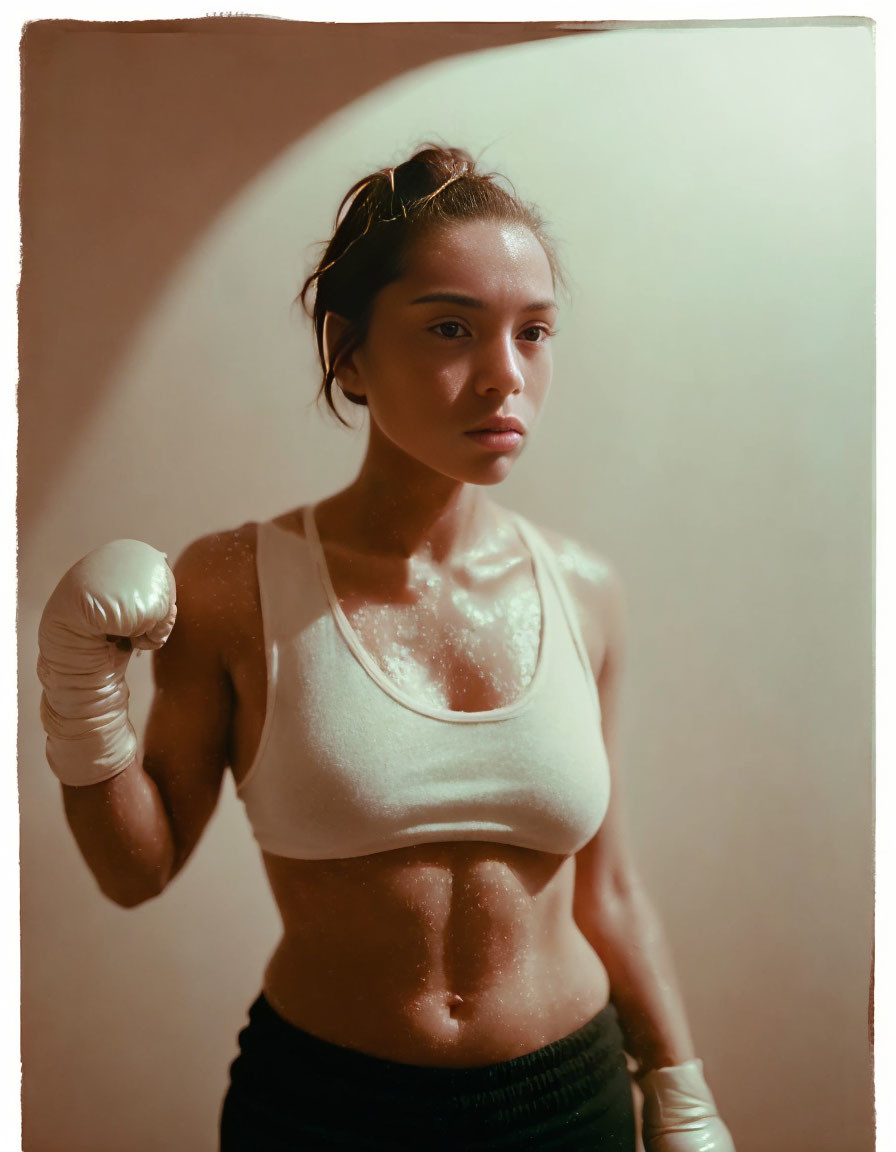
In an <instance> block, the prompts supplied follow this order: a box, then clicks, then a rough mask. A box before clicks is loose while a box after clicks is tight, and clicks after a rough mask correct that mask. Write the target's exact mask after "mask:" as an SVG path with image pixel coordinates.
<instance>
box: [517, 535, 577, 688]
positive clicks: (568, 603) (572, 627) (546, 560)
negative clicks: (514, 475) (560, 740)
mask: <svg viewBox="0 0 896 1152" xmlns="http://www.w3.org/2000/svg"><path fill="white" fill-rule="evenodd" d="M513 516H514V519H515V521H516V524H517V527H518V529H519V532H520V535H521V536H522V537H523V540H524V541H525V542H526V544H527V545H528V547H529V550H530V551H531V552H532V553H533V554H534V555H536V556H537V557H538V559H539V560H540V561H541V565H542V568H543V569H544V571H546V572H547V573H548V575H549V576H550V579H551V585H552V586H553V589H554V591H555V592H556V594H557V599H558V600H559V601H560V606H561V608H562V609H563V615H564V616H565V617H566V624H567V627H568V628H569V633H570V635H571V637H572V641H573V644H574V645H575V649H576V652H577V653H578V656H579V660H580V661H581V663H582V668H583V670H584V672H585V674H586V675H587V677H588V679H589V681H591V683H594V671H593V669H592V667H591V661H590V660H589V659H588V650H587V648H586V647H585V640H584V637H583V636H582V627H581V624H580V623H579V616H578V613H577V611H576V608H575V605H574V604H573V602H572V597H571V596H570V594H569V589H568V588H567V586H566V580H565V579H564V577H563V573H562V572H561V570H560V564H559V562H558V560H557V554H556V553H555V552H554V550H553V548H552V547H551V546H550V544H548V542H547V540H545V538H544V536H543V535H542V534H541V532H540V531H539V530H538V529H537V528H536V527H535V525H534V524H532V523H531V522H530V521H529V520H527V519H526V518H525V517H524V516H521V515H520V514H519V513H518V512H515V513H513ZM595 690H596V689H595Z"/></svg>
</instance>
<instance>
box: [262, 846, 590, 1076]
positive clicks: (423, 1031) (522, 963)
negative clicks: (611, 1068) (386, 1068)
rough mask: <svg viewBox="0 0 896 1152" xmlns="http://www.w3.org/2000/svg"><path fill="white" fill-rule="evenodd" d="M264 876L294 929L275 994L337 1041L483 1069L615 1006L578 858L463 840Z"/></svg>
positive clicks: (275, 960)
mask: <svg viewBox="0 0 896 1152" xmlns="http://www.w3.org/2000/svg"><path fill="white" fill-rule="evenodd" d="M265 865H266V868H267V872H268V876H269V878H270V882H271V885H272V888H273V892H274V896H275V898H276V900H277V904H278V906H279V908H280V913H281V916H282V919H283V924H284V935H283V939H282V940H281V942H280V944H279V946H278V948H277V950H276V951H275V953H274V955H273V957H272V959H271V961H270V963H269V965H268V968H267V972H266V974H265V982H264V992H265V995H266V997H267V999H268V1000H269V1002H270V1003H271V1005H272V1007H273V1008H274V1009H275V1010H276V1011H277V1012H278V1013H279V1014H280V1015H281V1016H283V1017H284V1018H285V1019H286V1020H288V1021H289V1022H290V1023H292V1024H294V1025H296V1026H297V1027H299V1028H302V1029H304V1030H305V1031H307V1032H310V1033H312V1034H314V1035H315V1036H318V1037H320V1038H321V1039H323V1040H327V1041H329V1042H330V1043H333V1044H340V1045H342V1046H344V1047H349V1048H354V1049H357V1050H359V1051H362V1052H366V1053H368V1054H370V1055H373V1056H379V1057H381V1058H383V1059H388V1060H396V1061H400V1062H402V1063H409V1064H422V1065H430V1066H444V1067H474V1066H477V1065H483V1064H491V1063H496V1062H498V1061H501V1060H510V1059H513V1058H514V1057H516V1056H521V1055H523V1054H524V1053H527V1052H532V1051H535V1050H536V1049H538V1048H541V1047H543V1046H544V1045H546V1044H550V1043H552V1042H553V1041H555V1040H559V1039H560V1038H562V1037H563V1036H566V1035H568V1034H569V1033H570V1032H573V1031H575V1030H576V1029H577V1028H579V1027H581V1026H582V1025H583V1024H585V1023H586V1022H587V1021H588V1020H590V1019H591V1018H592V1017H593V1016H594V1015H596V1013H598V1012H599V1011H600V1010H601V1008H603V1007H604V1006H605V1005H606V1003H607V1000H608V997H609V981H608V978H607V974H606V971H605V969H604V967H603V965H602V963H601V961H600V959H599V958H598V956H597V954H596V953H595V952H594V950H593V948H592V947H591V946H590V945H589V944H588V942H587V940H586V939H585V937H584V936H583V935H582V933H581V932H580V931H579V929H578V927H577V925H576V923H575V920H574V919H573V914H572V892H573V881H574V874H575V858H574V857H568V856H567V857H564V856H555V855H550V854H547V853H544V852H535V851H532V850H530V849H526V848H518V847H514V846H510V845H499V844H490V843H483V842H463V843H436V844H425V845H417V846H414V847H409V848H400V849H396V850H393V851H389V852H379V853H376V854H374V855H371V856H360V857H353V858H349V859H341V860H292V859H286V858H284V857H278V856H271V855H268V854H266V855H265Z"/></svg>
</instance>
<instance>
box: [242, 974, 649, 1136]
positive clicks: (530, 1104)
mask: <svg viewBox="0 0 896 1152" xmlns="http://www.w3.org/2000/svg"><path fill="white" fill-rule="evenodd" d="M239 1042H240V1055H239V1056H238V1057H237V1058H236V1060H234V1062H233V1064H232V1065H231V1069H230V1077H231V1079H230V1088H229V1089H228V1092H227V1096H226V1097H225V1099H224V1107H223V1111H222V1115H221V1152H330V1150H332V1149H351V1150H353V1152H399V1150H402V1149H407V1150H410V1149H415V1152H486V1150H488V1152H517V1150H519V1152H523V1150H527V1152H634V1150H635V1121H634V1112H633V1108H632V1096H631V1085H630V1081H629V1076H628V1072H627V1070H626V1066H625V1059H624V1056H623V1053H622V1034H621V1033H620V1031H619V1025H618V1022H617V1019H616V1013H615V1011H614V1009H613V1008H612V1006H608V1007H606V1008H604V1009H603V1011H601V1012H599V1013H598V1014H597V1016H595V1017H594V1019H593V1020H590V1021H589V1022H588V1023H587V1024H585V1025H584V1026H583V1027H582V1028H579V1029H577V1030H576V1031H575V1032H573V1033H571V1035H569V1036H566V1037H564V1038H563V1039H562V1040H557V1041H556V1042H555V1043H553V1044H548V1045H547V1046H546V1047H544V1048H540V1049H538V1051H536V1052H530V1053H527V1054H526V1055H525V1056H518V1057H516V1058H515V1059H513V1060H505V1061H502V1062H500V1063H498V1064H489V1065H486V1066H484V1067H479V1068H432V1067H425V1066H421V1065H416V1064H402V1063H399V1062H397V1061H392V1060H382V1059H380V1058H379V1057H376V1056H369V1055H366V1054H365V1053H362V1052H357V1051H355V1050H354V1049H351V1048H343V1047H341V1046H339V1045H336V1044H330V1043H328V1042H327V1041H325V1040H321V1039H319V1038H318V1037H316V1036H312V1035H310V1034H309V1033H307V1032H304V1031H302V1029H300V1028H295V1027H294V1026H293V1025H292V1024H290V1023H288V1021H286V1020H284V1019H283V1018H282V1017H281V1016H279V1015H278V1014H277V1013H276V1012H275V1011H274V1010H273V1008H271V1006H270V1005H269V1004H268V1002H267V1001H266V1000H265V999H264V997H263V996H260V997H259V998H258V999H257V1000H256V1001H255V1003H254V1004H253V1005H252V1007H251V1008H250V1010H249V1024H248V1027H246V1028H244V1029H243V1031H242V1032H241V1033H240V1038H239Z"/></svg>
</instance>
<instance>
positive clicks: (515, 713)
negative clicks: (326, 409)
mask: <svg viewBox="0 0 896 1152" xmlns="http://www.w3.org/2000/svg"><path fill="white" fill-rule="evenodd" d="M515 522H516V524H517V527H518V530H519V532H520V535H521V536H522V538H523V541H524V542H525V544H526V545H527V547H528V548H529V551H530V553H531V555H532V560H533V566H534V571H535V579H536V583H537V587H538V593H539V596H540V599H541V641H540V646H539V653H538V662H537V665H536V668H535V672H534V675H533V677H532V679H531V681H530V683H529V685H528V686H527V687H526V688H525V689H524V691H523V692H522V694H521V695H520V696H519V697H518V699H517V700H515V701H514V702H513V703H511V704H508V705H505V706H503V707H500V708H495V709H493V710H491V711H486V712H454V711H450V710H448V709H440V708H437V707H433V706H430V705H428V704H422V703H420V702H419V701H416V700H414V699H413V698H411V697H409V696H407V695H405V693H404V692H403V691H402V690H401V688H400V687H399V686H398V685H397V684H395V683H393V682H392V681H391V680H390V679H389V678H388V677H387V675H386V674H385V672H383V670H382V669H381V668H380V666H379V665H378V664H377V663H376V661H375V660H373V658H372V657H371V656H370V654H369V653H368V652H367V651H365V649H364V648H363V647H362V645H361V643H360V640H359V639H358V636H357V634H356V633H355V631H354V629H353V628H352V626H351V624H350V622H349V620H348V618H347V617H346V615H345V613H344V612H343V611H342V608H341V606H340V604H339V600H338V598H337V596H336V594H335V591H334V589H333V586H332V583H331V581H330V577H329V573H328V571H327V565H326V559H325V557H324V553H323V549H322V547H321V544H320V539H319V537H318V535H317V530H316V527H315V524H314V517H313V514H312V510H311V509H310V508H306V509H305V532H306V536H305V538H304V539H303V538H302V537H301V536H299V535H297V534H296V533H295V532H290V531H288V530H287V529H284V528H280V527H278V526H277V525H276V524H274V523H271V522H268V523H264V524H259V526H258V545H257V556H258V559H257V565H258V583H259V588H260V592H261V610H262V619H263V622H264V637H265V649H266V653H267V667H268V688H267V708H266V715H265V720H264V727H263V730H262V735H261V740H260V743H259V747H258V751H257V753H256V756H255V759H254V761H253V764H252V766H251V768H250V770H249V772H248V774H247V775H246V777H245V778H244V779H243V781H242V782H241V784H240V786H239V787H238V789H237V794H238V795H239V796H240V798H241V799H242V801H243V803H244V804H245V806H246V812H247V814H248V816H249V820H250V822H251V824H252V829H253V832H254V835H255V838H256V840H257V841H258V843H259V845H260V846H261V848H262V849H263V850H264V851H265V852H270V853H272V854H274V855H277V856H287V857H293V858H297V859H308V860H324V859H337V858H342V857H350V856H366V855H368V854H370V853H374V852H384V851H387V850H389V849H392V848H402V847H406V846H408V845H412V844H422V843H429V842H433V841H457V840H481V841H491V842H496V843H501V844H516V845H520V846H522V847H525V848H534V849H537V850H539V851H542V852H551V853H557V854H559V855H568V854H571V853H574V852H577V851H578V850H579V849H580V848H582V847H584V845H585V844H587V842H588V841H589V840H590V839H591V838H592V836H594V834H595V832H596V831H597V830H598V828H599V827H600V824H601V822H602V820H603V818H604V815H605V813H606V810H607V804H608V803H609V793H610V774H609V765H608V763H607V755H606V751H605V749H604V744H603V737H602V733H601V718H600V704H599V702H598V697H597V690H596V687H595V683H594V677H593V675H592V672H591V669H590V666H589V661H588V657H587V655H586V653H585V649H584V645H583V642H582V637H581V634H580V631H579V627H578V623H577V620H576V618H575V614H574V610H573V607H572V604H571V602H570V600H569V596H568V593H567V591H566V589H565V586H564V584H563V578H562V575H561V573H560V572H559V570H558V567H557V562H556V559H555V558H554V556H553V553H552V552H551V551H550V548H549V546H548V545H547V543H546V542H545V541H544V540H543V539H542V538H541V536H540V535H539V533H538V532H536V530H535V529H534V528H533V527H532V526H531V525H530V524H528V523H527V522H526V521H525V520H523V519H522V518H521V517H518V516H517V517H515Z"/></svg>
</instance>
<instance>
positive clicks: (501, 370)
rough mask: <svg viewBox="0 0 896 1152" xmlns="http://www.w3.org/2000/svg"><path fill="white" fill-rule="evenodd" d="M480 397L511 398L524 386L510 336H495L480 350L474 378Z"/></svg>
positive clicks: (519, 361) (519, 357) (519, 358)
mask: <svg viewBox="0 0 896 1152" xmlns="http://www.w3.org/2000/svg"><path fill="white" fill-rule="evenodd" d="M474 384H475V387H476V391H477V392H478V393H479V395H480V396H487V395H489V394H492V395H494V396H501V397H502V398H503V397H504V396H512V395H514V394H515V393H517V392H522V391H523V389H524V388H525V386H526V379H525V376H524V375H523V365H522V359H521V356H520V351H519V349H518V348H517V346H516V341H515V340H514V339H513V337H512V336H503V335H502V336H496V337H495V339H493V340H489V341H488V343H486V344H484V345H483V346H482V348H481V350H480V355H479V357H478V359H477V362H476V371H475V377H474Z"/></svg>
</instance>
